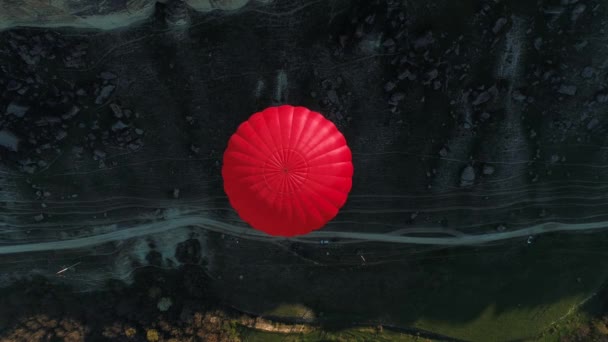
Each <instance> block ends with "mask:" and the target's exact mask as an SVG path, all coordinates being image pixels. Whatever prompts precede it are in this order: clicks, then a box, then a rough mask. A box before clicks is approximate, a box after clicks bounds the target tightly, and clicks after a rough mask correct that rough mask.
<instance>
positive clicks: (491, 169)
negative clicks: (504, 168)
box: [481, 165, 495, 176]
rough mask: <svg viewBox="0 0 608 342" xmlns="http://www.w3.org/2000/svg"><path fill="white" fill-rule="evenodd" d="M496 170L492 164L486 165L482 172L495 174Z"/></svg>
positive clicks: (487, 174) (488, 174)
mask: <svg viewBox="0 0 608 342" xmlns="http://www.w3.org/2000/svg"><path fill="white" fill-rule="evenodd" d="M494 171H495V169H494V166H492V165H484V166H483V168H482V170H481V172H482V173H483V174H484V175H486V176H490V175H492V174H494Z"/></svg>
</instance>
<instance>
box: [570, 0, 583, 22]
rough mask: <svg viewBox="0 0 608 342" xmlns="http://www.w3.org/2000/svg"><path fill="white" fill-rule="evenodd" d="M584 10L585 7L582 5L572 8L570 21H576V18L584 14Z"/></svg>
mask: <svg viewBox="0 0 608 342" xmlns="http://www.w3.org/2000/svg"><path fill="white" fill-rule="evenodd" d="M585 9H587V6H586V5H585V4H582V3H581V4H578V5H576V6H574V9H573V10H572V15H571V16H570V20H572V21H576V20H577V19H578V17H579V16H580V15H581V14H583V12H585Z"/></svg>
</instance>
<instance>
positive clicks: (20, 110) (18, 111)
mask: <svg viewBox="0 0 608 342" xmlns="http://www.w3.org/2000/svg"><path fill="white" fill-rule="evenodd" d="M29 109H30V107H29V106H26V105H22V104H18V103H17V102H15V101H13V102H11V103H10V104H9V105H8V107H6V112H5V113H6V115H14V116H16V117H19V118H21V117H23V116H24V115H25V113H27V111H28V110H29Z"/></svg>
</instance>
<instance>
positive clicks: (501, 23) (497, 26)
mask: <svg viewBox="0 0 608 342" xmlns="http://www.w3.org/2000/svg"><path fill="white" fill-rule="evenodd" d="M506 24H507V19H506V18H499V19H498V20H496V23H494V27H493V28H492V32H494V34H498V32H500V31H501V30H502V28H503V27H504V26H505V25H506Z"/></svg>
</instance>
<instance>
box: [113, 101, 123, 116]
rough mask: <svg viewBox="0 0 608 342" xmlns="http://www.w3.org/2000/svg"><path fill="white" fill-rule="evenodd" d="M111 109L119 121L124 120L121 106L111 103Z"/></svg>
mask: <svg viewBox="0 0 608 342" xmlns="http://www.w3.org/2000/svg"><path fill="white" fill-rule="evenodd" d="M110 109H112V113H114V116H115V117H117V118H119V119H120V118H122V116H123V114H122V108H120V106H119V105H117V104H116V103H110Z"/></svg>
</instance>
